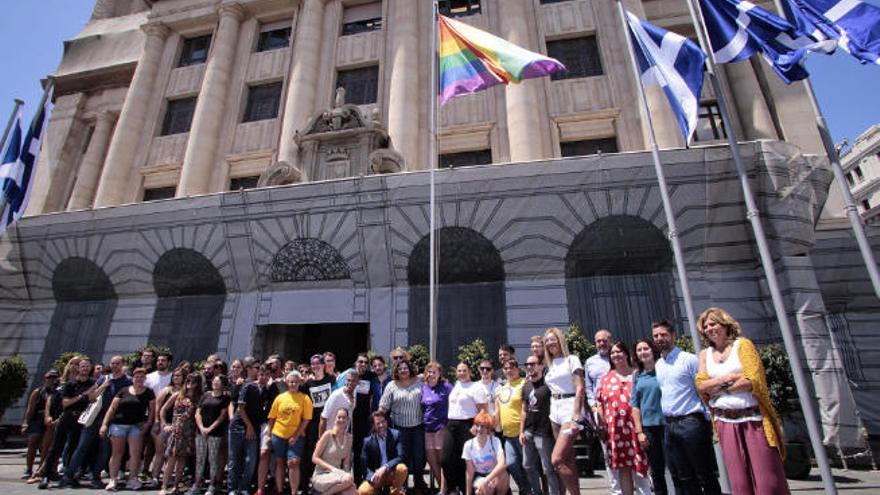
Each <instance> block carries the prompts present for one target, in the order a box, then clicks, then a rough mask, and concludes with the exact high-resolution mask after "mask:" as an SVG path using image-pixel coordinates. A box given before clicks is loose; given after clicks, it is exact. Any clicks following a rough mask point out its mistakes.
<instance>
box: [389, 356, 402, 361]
mask: <svg viewBox="0 0 880 495" xmlns="http://www.w3.org/2000/svg"><path fill="white" fill-rule="evenodd" d="M391 359H393V360H395V361H397V360H398V359H403V356H391Z"/></svg>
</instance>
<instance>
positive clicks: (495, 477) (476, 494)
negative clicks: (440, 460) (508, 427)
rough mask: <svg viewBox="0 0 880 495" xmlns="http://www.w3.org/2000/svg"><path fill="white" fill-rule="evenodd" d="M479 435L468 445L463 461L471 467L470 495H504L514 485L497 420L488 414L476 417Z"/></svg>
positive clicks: (467, 484)
mask: <svg viewBox="0 0 880 495" xmlns="http://www.w3.org/2000/svg"><path fill="white" fill-rule="evenodd" d="M474 426H475V427H476V430H477V436H475V437H474V438H471V439H470V440H468V441H467V442H465V444H464V446H463V448H462V452H461V458H462V459H464V461H465V462H466V464H467V467H466V472H467V475H466V480H465V483H466V484H465V493H466V494H467V495H495V494H498V495H503V494H506V493H507V489H508V487H509V486H510V478H508V476H507V465H506V463H505V460H504V448H503V447H501V440H498V437H496V436H495V421H494V420H493V419H492V416H490V415H489V414H488V413H487V412H485V411H480V414H477V417H476V418H474Z"/></svg>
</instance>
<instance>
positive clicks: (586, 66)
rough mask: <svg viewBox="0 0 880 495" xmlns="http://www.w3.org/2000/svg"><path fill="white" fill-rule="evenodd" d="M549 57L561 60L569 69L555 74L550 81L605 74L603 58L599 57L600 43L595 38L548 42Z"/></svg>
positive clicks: (587, 37)
mask: <svg viewBox="0 0 880 495" xmlns="http://www.w3.org/2000/svg"><path fill="white" fill-rule="evenodd" d="M547 55H549V56H551V57H553V58H555V59H556V60H559V61H560V62H562V64H563V65H565V68H566V69H568V70H566V71H564V72H555V73H553V74H552V75H551V76H550V79H552V80H554V81H556V80H559V79H573V78H575V77H590V76H601V75H602V74H604V73H605V71H604V70H603V69H602V57H601V56H600V55H599V43H598V42H597V41H596V37H595V36H586V37H583V38H572V39H569V40H556V41H548V42H547Z"/></svg>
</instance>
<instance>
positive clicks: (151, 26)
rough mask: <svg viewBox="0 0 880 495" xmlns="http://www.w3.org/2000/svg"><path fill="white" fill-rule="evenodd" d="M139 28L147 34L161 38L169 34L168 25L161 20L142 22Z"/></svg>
mask: <svg viewBox="0 0 880 495" xmlns="http://www.w3.org/2000/svg"><path fill="white" fill-rule="evenodd" d="M141 30H142V31H143V32H144V33H146V35H147V36H155V37H157V38H159V39H162V40H164V39H165V38H167V37H168V35H169V34H171V30H170V29H168V26H166V25H165V24H164V23H162V22H157V21H151V22H148V23H146V24H144V25H143V26H141Z"/></svg>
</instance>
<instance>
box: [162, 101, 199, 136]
mask: <svg viewBox="0 0 880 495" xmlns="http://www.w3.org/2000/svg"><path fill="white" fill-rule="evenodd" d="M195 109H196V99H195V97H193V98H182V99H180V100H171V101H169V102H168V109H166V110H165V120H164V121H163V122H162V134H161V135H162V136H168V135H171V134H180V133H183V132H189V126H190V124H192V118H193V112H195Z"/></svg>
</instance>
